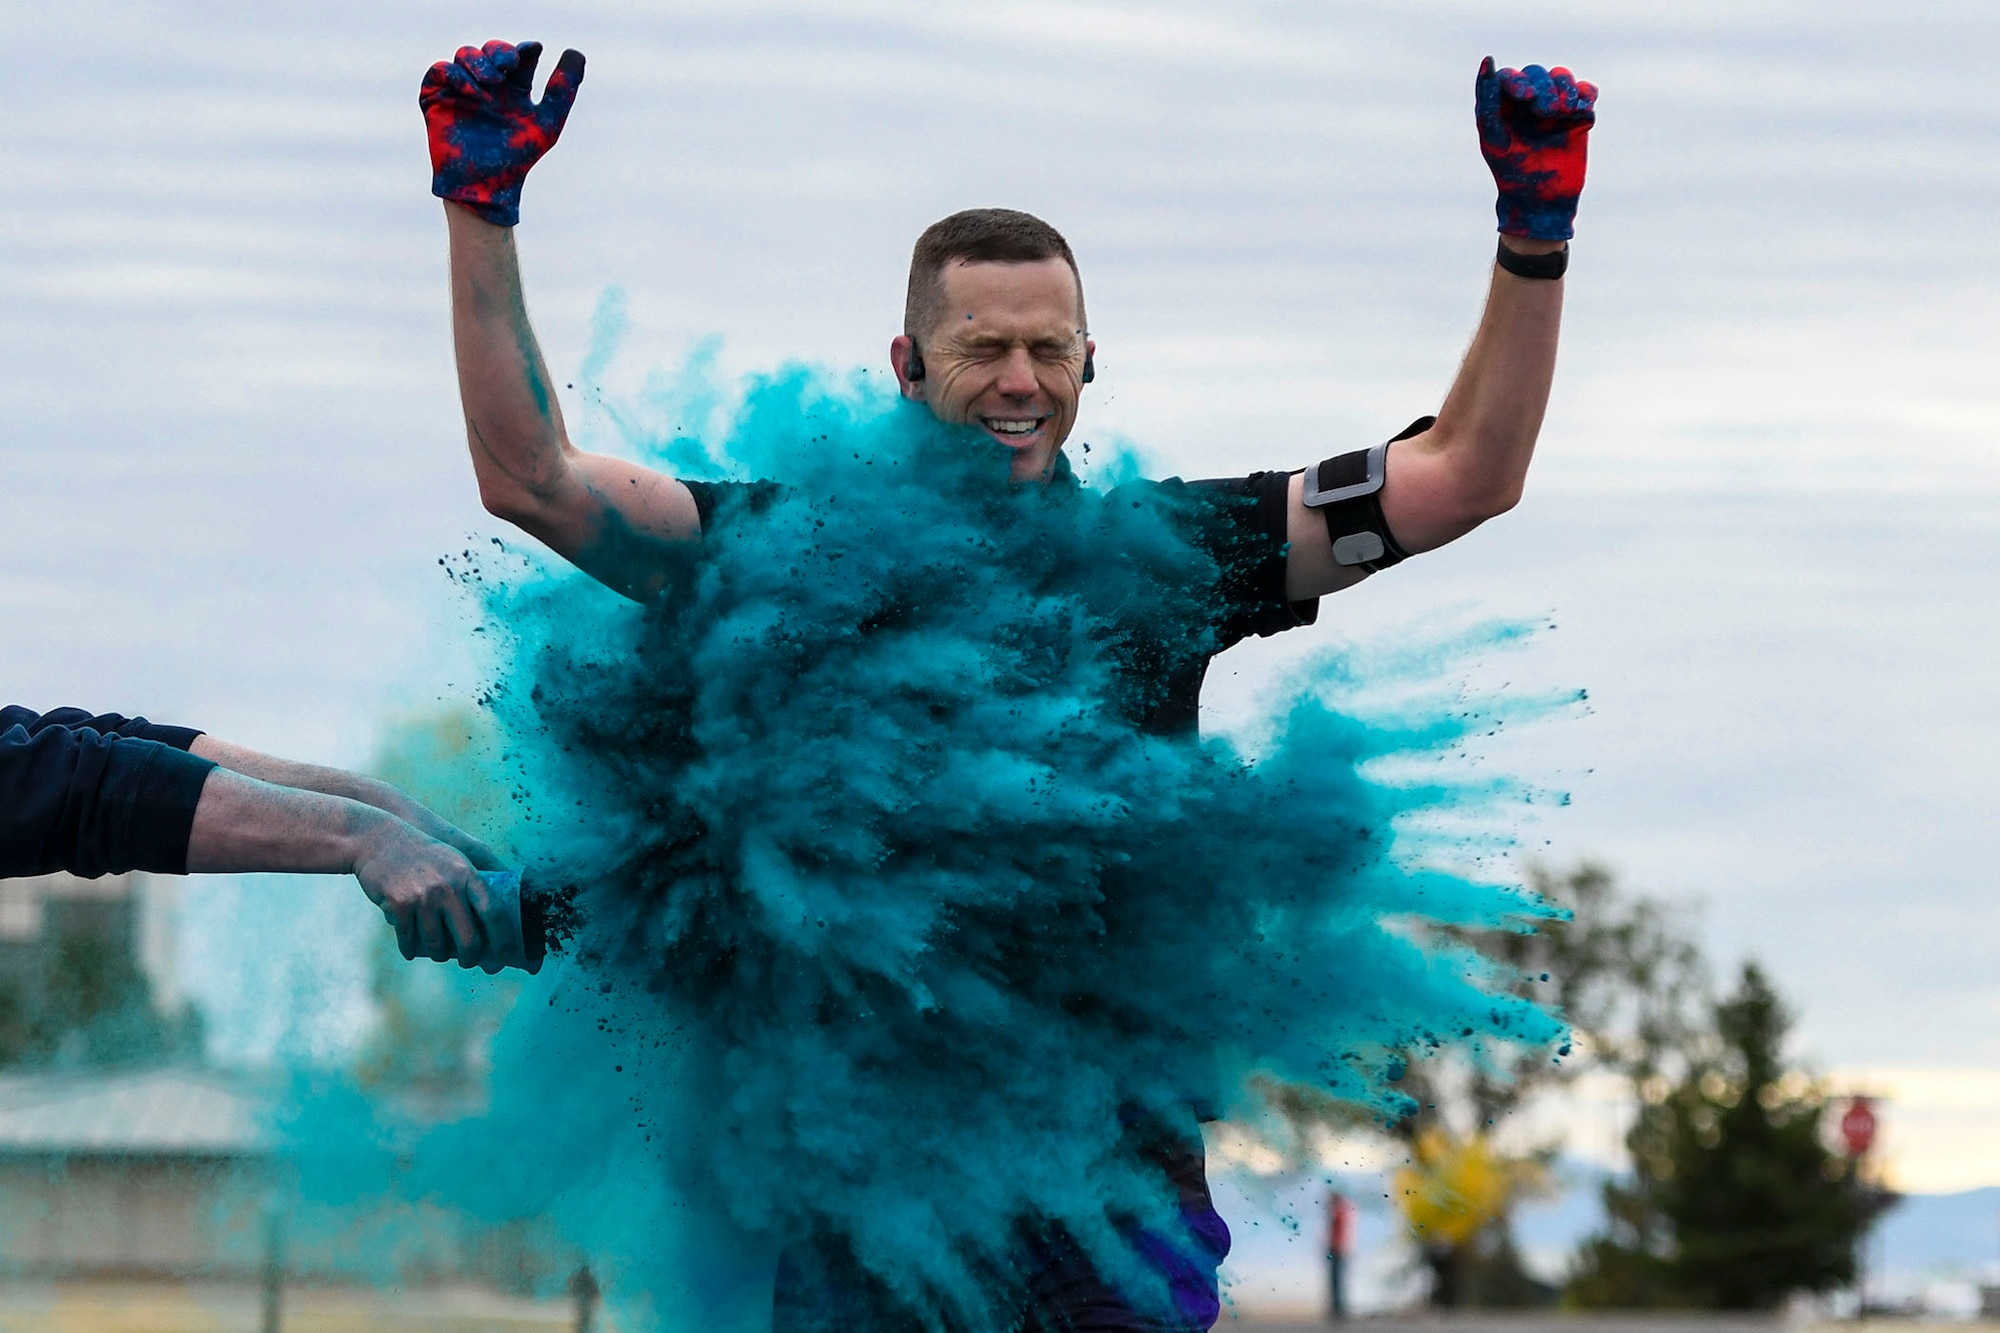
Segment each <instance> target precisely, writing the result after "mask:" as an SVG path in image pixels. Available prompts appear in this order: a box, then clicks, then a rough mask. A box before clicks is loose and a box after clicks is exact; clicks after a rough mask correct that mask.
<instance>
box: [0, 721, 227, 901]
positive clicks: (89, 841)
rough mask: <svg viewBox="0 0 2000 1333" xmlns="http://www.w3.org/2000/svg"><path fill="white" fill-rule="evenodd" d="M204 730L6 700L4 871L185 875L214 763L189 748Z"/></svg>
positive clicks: (0, 733)
mask: <svg viewBox="0 0 2000 1333" xmlns="http://www.w3.org/2000/svg"><path fill="white" fill-rule="evenodd" d="M199 735H201V733H200V732H199V731H194V730H191V729H189V728H187V727H167V726H160V725H157V724H155V723H152V722H148V721H147V720H146V719H145V718H143V717H124V716H121V715H120V714H117V713H105V714H98V715H92V714H90V713H87V712H85V711H84V710H83V709H81V708H58V709H55V710H54V711H52V712H48V713H37V712H34V711H32V710H30V709H27V708H23V707H20V706H19V705H9V706H7V707H4V708H0V878H10V877H13V876H17V875H46V874H49V873H52V872H54V871H58V870H66V871H68V872H69V873H71V874H73V875H81V876H83V877H84V878H86V879H94V878H96V877H97V876H99V875H105V874H122V873H124V872H125V871H128V870H148V871H154V872H157V873H160V874H167V875H181V874H186V873H187V851H188V835H189V833H190V832H191V831H192V830H193V828H194V811H195V806H196V804H197V803H198V802H199V801H200V800H201V789H202V786H203V784H205V783H206V782H207V781H208V775H209V773H210V772H211V771H212V770H213V769H214V768H215V765H214V764H212V763H210V762H209V761H208V760H206V759H202V758H199V757H197V756H195V755H192V754H189V753H188V752H187V749H188V746H190V745H192V744H193V743H194V738H195V737H197V736H199Z"/></svg>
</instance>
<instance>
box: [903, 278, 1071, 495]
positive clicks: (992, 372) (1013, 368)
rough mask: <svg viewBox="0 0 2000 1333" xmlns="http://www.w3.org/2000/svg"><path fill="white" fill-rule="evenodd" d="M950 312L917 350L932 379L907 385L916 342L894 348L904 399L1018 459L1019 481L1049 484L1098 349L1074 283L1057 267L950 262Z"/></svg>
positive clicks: (947, 292) (1015, 476) (947, 306)
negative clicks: (980, 434) (1087, 363)
mask: <svg viewBox="0 0 2000 1333" xmlns="http://www.w3.org/2000/svg"><path fill="white" fill-rule="evenodd" d="M943 279H944V294H945V301H944V307H945V308H944V312H943V315H942V317H941V318H940V319H939V320H938V322H937V326H936V328H935V329H934V330H933V331H932V333H931V335H930V337H928V338H926V339H923V340H921V341H920V342H919V343H918V344H917V350H918V351H919V352H920V353H921V354H922V356H923V361H924V369H925V375H924V378H923V379H921V380H916V381H912V380H910V379H909V378H908V377H907V375H906V373H905V371H906V369H907V367H908V363H909V351H910V344H911V340H910V339H909V338H907V337H904V338H898V339H897V340H896V342H895V345H894V346H893V347H892V348H891V358H892V360H893V361H894V362H895V366H896V373H897V377H898V379H899V380H900V381H901V382H902V385H903V391H904V392H905V393H906V394H908V395H909V396H910V397H912V398H917V399H920V400H922V401H923V402H925V403H927V404H928V405H929V406H930V409H931V412H932V413H933V414H934V415H935V416H936V417H937V418H938V419H939V420H940V421H947V422H950V423H952V424H953V425H965V426H977V427H979V428H980V429H982V430H984V431H985V432H986V434H987V435H988V436H990V437H991V438H993V439H995V440H998V441H999V442H1000V443H1001V444H1003V445H1005V446H1007V448H1009V449H1011V450H1013V451H1014V453H1013V463H1012V466H1011V467H1010V469H1009V475H1010V476H1011V477H1012V478H1013V479H1014V480H1015V481H1036V480H1041V479H1043V478H1046V477H1047V476H1048V475H1049V471H1050V469H1051V468H1052V467H1053V466H1054V465H1055V458H1056V451H1057V450H1058V449H1060V448H1061V447H1062V444H1063V441H1064V440H1066V439H1068V438H1069V433H1070V430H1071V428H1072V427H1074V426H1075V425H1076V408H1077V399H1078V398H1079V397H1080V396H1081V394H1082V392H1083V365H1084V359H1085V357H1086V356H1088V355H1089V354H1090V352H1091V350H1092V349H1093V348H1094V346H1095V344H1093V343H1091V342H1090V341H1089V339H1088V338H1087V336H1086V335H1085V332H1084V330H1083V327H1082V324H1083V321H1082V319H1081V318H1080V315H1079V311H1078V307H1079V305H1080V301H1079V299H1078V290H1077V282H1076V275H1075V274H1074V273H1072V272H1071V271H1070V267H1069V265H1068V264H1066V263H1064V262H1063V261H1062V260H1060V259H1040V260H1034V261H1032V262H1027V263H984V262H971V263H967V262H963V261H953V262H952V263H950V264H948V265H946V267H945V270H944V274H943Z"/></svg>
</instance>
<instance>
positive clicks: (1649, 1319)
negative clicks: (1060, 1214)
mask: <svg viewBox="0 0 2000 1333" xmlns="http://www.w3.org/2000/svg"><path fill="white" fill-rule="evenodd" d="M1342 1327H1344V1329H1348V1331H1350V1333H1542V1331H1550V1333H1918V1331H1920V1329H1936V1327H1950V1329H1954V1331H1962V1333H1980V1331H1982V1329H1984V1331H1988V1333H1992V1331H2000V1323H1990V1321H1984V1323H1982V1321H1952V1323H1948V1325H1944V1323H1938V1321H1918V1319H1868V1321H1866V1323H1862V1321H1846V1323H1786V1321H1780V1319H1774V1317H1766V1319H1746V1317H1732V1315H1460V1317H1454V1319H1442V1317H1434V1315H1432V1317H1378V1319H1354V1321H1350V1323H1346V1325H1332V1323H1318V1321H1310V1319H1294V1321H1286V1319H1232V1321H1224V1323H1220V1325H1216V1333H1306V1329H1312V1331H1314V1333H1330V1331H1332V1329H1342Z"/></svg>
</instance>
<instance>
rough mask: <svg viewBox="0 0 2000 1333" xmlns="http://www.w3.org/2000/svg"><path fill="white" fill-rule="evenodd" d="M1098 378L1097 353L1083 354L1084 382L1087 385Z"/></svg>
mask: <svg viewBox="0 0 2000 1333" xmlns="http://www.w3.org/2000/svg"><path fill="white" fill-rule="evenodd" d="M1096 378H1097V353H1095V352H1085V353H1084V354H1083V382H1084V383H1085V384H1088V383H1090V382H1091V381H1092V380H1094V379H1096Z"/></svg>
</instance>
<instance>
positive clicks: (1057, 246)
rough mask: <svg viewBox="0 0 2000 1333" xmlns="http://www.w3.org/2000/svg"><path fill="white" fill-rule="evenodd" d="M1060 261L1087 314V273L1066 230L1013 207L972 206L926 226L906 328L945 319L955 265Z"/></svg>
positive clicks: (926, 328) (915, 329) (918, 330)
mask: <svg viewBox="0 0 2000 1333" xmlns="http://www.w3.org/2000/svg"><path fill="white" fill-rule="evenodd" d="M1043 259H1060V260H1062V261H1063V263H1065V264H1068V265H1069V271H1070V276H1072V277H1074V278H1075V279H1076V318H1077V323H1078V324H1080V325H1084V326H1086V327H1087V326H1088V324H1089V321H1088V320H1086V319H1085V318H1084V317H1083V275H1082V274H1081V273H1078V272H1077V270H1076V256H1075V255H1074V254H1072V253H1070V248H1069V242H1068V241H1065V240H1064V239H1063V237H1062V233H1061V232H1059V231H1057V230H1056V229H1055V228H1054V227H1051V226H1050V225H1049V224H1048V223H1046V222H1044V221H1042V220H1041V219H1040V218H1038V217H1036V216H1035V215H1034V214H1032V213H1022V212H1020V211H1018V210H1016V209H1012V208H968V209H966V210H965V211H963V212H960V213H953V214H952V215H951V216H950V217H948V218H943V219H940V220H939V221H937V222H933V223H931V225H930V226H928V227H925V228H924V234H923V235H921V236H919V237H917V247H916V249H915V250H914V251H913V252H912V253H911V255H910V292H909V296H908V297H907V298H906V299H905V300H904V302H903V332H905V333H907V334H909V335H910V336H911V337H913V338H915V337H918V336H920V335H922V334H927V333H929V332H930V331H931V330H933V329H935V328H936V327H937V326H938V321H939V320H941V319H943V318H944V271H945V268H946V266H947V265H949V264H952V263H972V264H981V263H985V264H1032V263H1035V262H1037V261H1039V260H1043Z"/></svg>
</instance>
